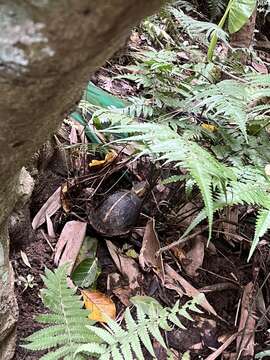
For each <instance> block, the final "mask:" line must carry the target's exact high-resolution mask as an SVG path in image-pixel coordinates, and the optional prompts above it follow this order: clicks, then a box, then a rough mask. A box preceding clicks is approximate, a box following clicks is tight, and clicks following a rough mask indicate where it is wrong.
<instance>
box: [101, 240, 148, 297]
mask: <svg viewBox="0 0 270 360" xmlns="http://www.w3.org/2000/svg"><path fill="white" fill-rule="evenodd" d="M106 244H107V247H108V250H109V252H110V254H111V257H112V258H113V261H114V262H115V265H116V266H117V268H118V270H119V271H120V273H121V274H122V275H124V276H125V277H127V279H128V281H129V287H130V289H131V290H135V289H139V288H140V285H139V283H138V280H139V278H142V274H141V272H140V270H139V266H138V264H137V263H136V261H135V260H134V259H132V258H131V257H128V256H126V255H124V254H122V252H121V250H120V249H118V248H117V247H116V246H115V245H114V244H113V243H112V242H111V241H109V240H106Z"/></svg>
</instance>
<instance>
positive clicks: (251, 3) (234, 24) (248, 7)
mask: <svg viewBox="0 0 270 360" xmlns="http://www.w3.org/2000/svg"><path fill="white" fill-rule="evenodd" d="M255 6H256V0H233V1H232V2H231V5H230V12H229V16H228V29H229V32H230V33H231V34H233V33H235V32H237V31H238V30H240V29H241V28H242V27H243V26H244V25H245V24H246V23H247V21H248V19H249V18H250V16H251V15H252V13H253V11H254V9H255Z"/></svg>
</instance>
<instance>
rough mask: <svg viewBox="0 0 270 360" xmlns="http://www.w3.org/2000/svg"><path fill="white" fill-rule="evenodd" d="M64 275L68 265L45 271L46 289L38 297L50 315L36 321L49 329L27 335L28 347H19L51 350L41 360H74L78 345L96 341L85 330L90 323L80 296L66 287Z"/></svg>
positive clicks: (92, 335)
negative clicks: (40, 297) (53, 270)
mask: <svg viewBox="0 0 270 360" xmlns="http://www.w3.org/2000/svg"><path fill="white" fill-rule="evenodd" d="M66 273H67V265H65V266H62V267H59V268H58V269H57V270H56V271H55V272H52V271H50V270H48V269H46V271H45V276H42V279H43V281H44V284H45V285H46V287H47V288H46V289H43V290H42V293H41V296H42V301H43V303H44V305H45V306H46V307H47V308H48V309H49V310H50V313H49V314H42V315H39V316H38V317H37V321H38V322H40V323H41V324H46V325H49V326H48V327H46V328H44V329H42V330H39V331H37V332H35V333H34V334H32V335H30V336H28V337H27V338H26V339H25V341H26V342H29V344H24V345H22V346H23V347H24V348H26V349H29V350H50V352H49V353H48V354H46V355H44V356H42V357H41V359H42V360H54V359H55V360H57V359H66V360H68V359H73V354H74V353H75V351H76V350H77V349H78V347H79V345H82V344H84V343H88V342H91V341H98V338H97V337H96V335H95V334H94V333H92V332H91V331H89V330H88V329H87V328H86V326H87V325H89V323H90V324H93V322H91V321H90V320H88V319H87V316H88V314H89V312H88V311H87V310H84V309H82V306H83V304H82V301H81V300H80V297H79V296H78V295H76V294H75V291H74V290H72V289H70V288H68V287H67V277H66ZM55 348H57V349H56V350H55ZM77 359H84V357H83V356H78V357H77Z"/></svg>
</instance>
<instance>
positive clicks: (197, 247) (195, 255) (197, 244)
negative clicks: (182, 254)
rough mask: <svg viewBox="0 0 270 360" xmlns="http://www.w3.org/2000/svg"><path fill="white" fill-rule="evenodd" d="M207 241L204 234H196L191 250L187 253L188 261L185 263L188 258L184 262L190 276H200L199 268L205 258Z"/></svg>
mask: <svg viewBox="0 0 270 360" xmlns="http://www.w3.org/2000/svg"><path fill="white" fill-rule="evenodd" d="M205 242H206V241H205V238H204V237H203V236H202V235H198V236H196V238H195V239H194V242H193V246H192V248H191V250H189V251H188V252H187V254H186V259H187V260H188V263H187V264H186V265H185V261H186V260H185V261H183V262H182V265H183V268H184V269H185V271H186V273H187V274H188V275H190V276H193V277H195V276H198V273H197V270H198V268H199V267H201V266H202V263H203V259H204V247H205Z"/></svg>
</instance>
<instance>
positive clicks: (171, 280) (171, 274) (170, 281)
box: [165, 264, 218, 316]
mask: <svg viewBox="0 0 270 360" xmlns="http://www.w3.org/2000/svg"><path fill="white" fill-rule="evenodd" d="M165 275H166V276H165V286H166V287H167V288H168V289H173V290H175V291H177V289H179V292H178V291H177V292H178V293H179V294H182V295H183V294H185V295H187V296H189V297H192V298H194V297H198V296H202V299H203V300H202V301H200V305H201V306H202V307H203V308H204V309H205V310H206V311H208V312H210V313H212V314H213V315H215V316H218V315H217V313H216V311H215V309H214V308H213V307H212V305H210V304H209V302H208V301H207V299H206V297H205V296H204V295H203V294H202V293H200V292H199V290H197V289H196V288H195V287H193V286H192V285H191V284H190V283H189V282H187V280H185V279H184V278H183V277H182V276H181V275H179V274H178V273H177V272H176V271H175V270H173V268H171V267H170V265H168V264H166V265H165ZM179 285H180V288H179Z"/></svg>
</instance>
